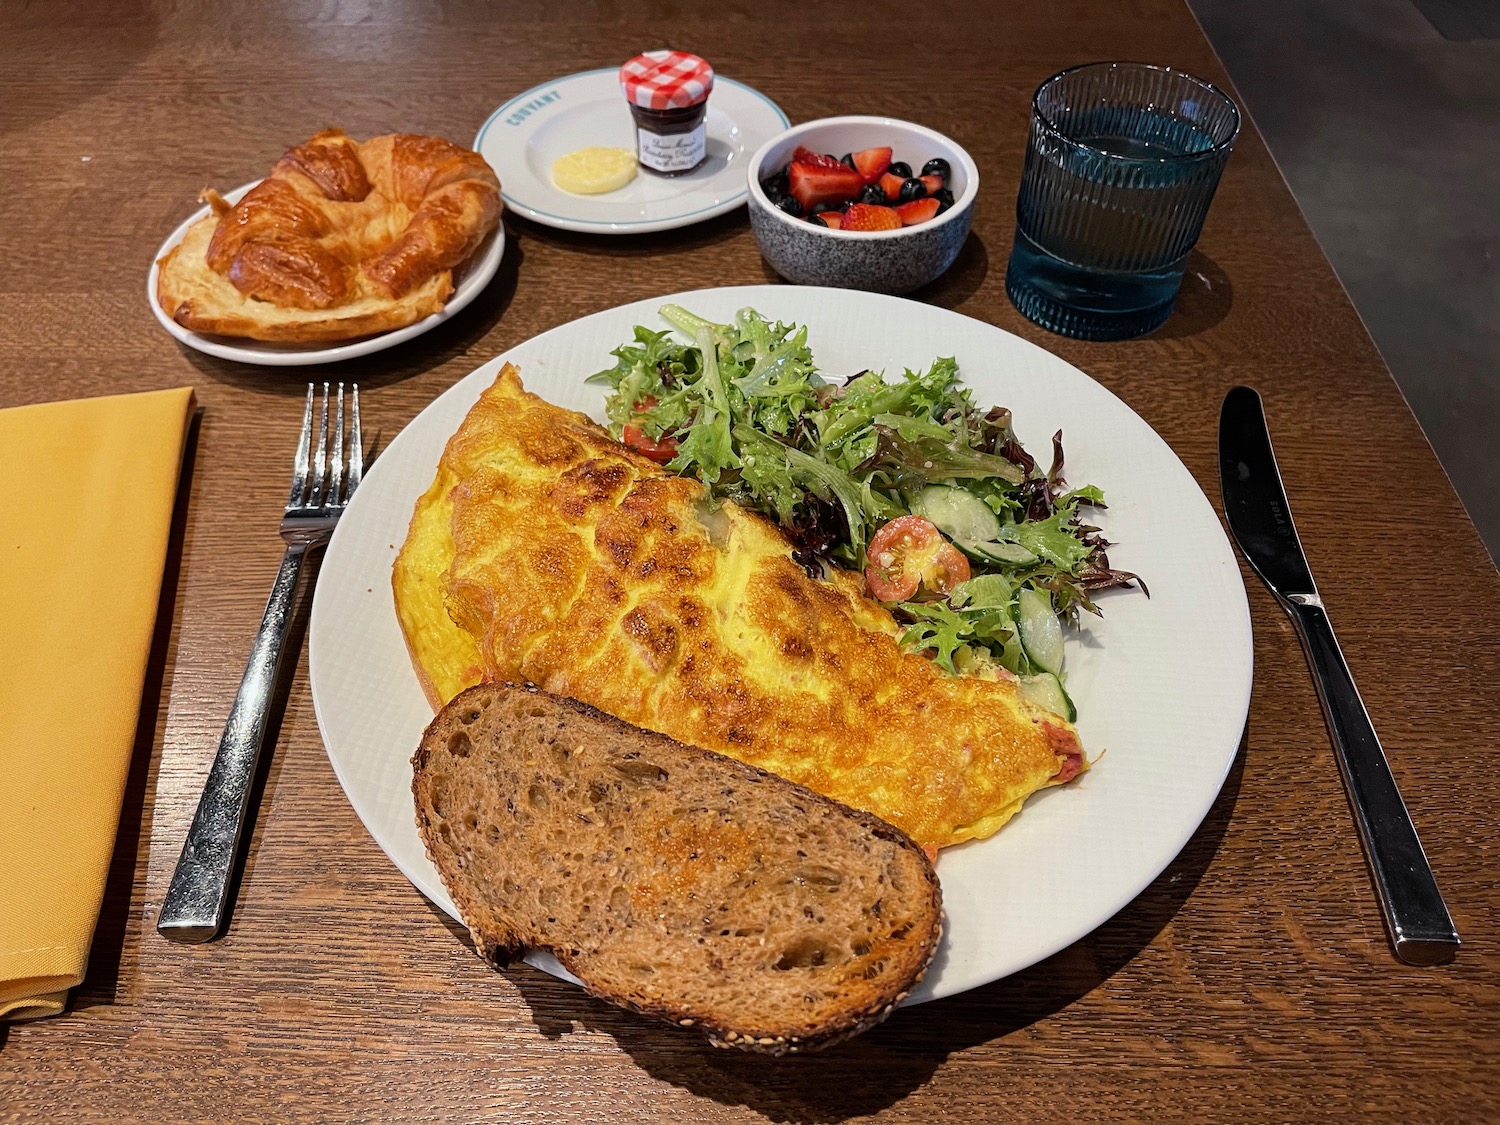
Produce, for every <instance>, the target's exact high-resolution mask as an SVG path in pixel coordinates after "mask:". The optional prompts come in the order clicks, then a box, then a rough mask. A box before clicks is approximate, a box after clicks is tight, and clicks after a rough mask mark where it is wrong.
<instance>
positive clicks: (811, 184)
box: [787, 160, 865, 214]
mask: <svg viewBox="0 0 1500 1125" xmlns="http://www.w3.org/2000/svg"><path fill="white" fill-rule="evenodd" d="M864 186H865V184H864V181H863V180H861V179H860V178H859V173H858V172H856V171H855V170H854V169H853V168H851V167H849V165H847V164H841V163H839V162H838V161H837V160H835V161H834V162H833V167H832V168H827V167H824V166H822V165H817V164H809V163H807V162H805V161H801V160H794V161H792V163H791V165H790V166H789V167H788V168H787V187H788V191H789V192H790V193H791V195H792V197H793V198H794V199H796V201H797V202H798V203H800V204H802V211H803V214H806V213H807V212H809V211H811V210H812V209H813V205H814V204H816V203H847V202H848V201H849V200H851V199H853V198H854V197H855V196H857V195H858V194H859V193H860V191H861V190H862V189H863V188H864Z"/></svg>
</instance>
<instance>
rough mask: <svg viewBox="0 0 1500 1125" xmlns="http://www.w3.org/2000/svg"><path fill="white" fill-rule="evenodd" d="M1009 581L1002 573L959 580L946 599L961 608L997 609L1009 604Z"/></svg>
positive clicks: (1010, 595)
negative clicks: (965, 580) (963, 580)
mask: <svg viewBox="0 0 1500 1125" xmlns="http://www.w3.org/2000/svg"><path fill="white" fill-rule="evenodd" d="M1011 597H1012V594H1011V589H1010V583H1009V582H1007V581H1006V579H1005V575H1003V574H981V575H978V576H977V577H975V578H970V579H969V580H968V581H967V582H960V583H959V584H958V585H957V586H955V587H953V589H952V590H951V591H950V592H949V594H948V600H949V601H951V602H952V603H953V604H954V605H956V606H959V607H960V608H962V609H992V608H994V609H998V608H1000V607H1001V606H1008V605H1010V600H1011Z"/></svg>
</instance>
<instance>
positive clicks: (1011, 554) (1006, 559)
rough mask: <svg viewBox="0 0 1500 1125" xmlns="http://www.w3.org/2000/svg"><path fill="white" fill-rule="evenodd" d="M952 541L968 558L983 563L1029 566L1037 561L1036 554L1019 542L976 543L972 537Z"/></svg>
mask: <svg viewBox="0 0 1500 1125" xmlns="http://www.w3.org/2000/svg"><path fill="white" fill-rule="evenodd" d="M953 542H954V544H955V545H957V547H958V549H959V550H960V551H962V552H963V553H964V554H966V555H968V556H969V558H971V559H977V560H978V561H979V562H983V563H990V564H992V565H999V566H1031V565H1032V564H1033V563H1035V562H1036V561H1037V557H1036V554H1035V553H1034V552H1032V551H1028V550H1027V549H1026V548H1025V547H1023V546H1021V544H1019V543H976V542H975V541H974V540H972V539H955V540H954V541H953Z"/></svg>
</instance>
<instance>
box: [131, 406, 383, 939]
mask: <svg viewBox="0 0 1500 1125" xmlns="http://www.w3.org/2000/svg"><path fill="white" fill-rule="evenodd" d="M337 394H338V397H337V398H336V399H335V403H334V418H333V428H332V431H330V430H329V427H328V384H327V383H324V384H323V397H322V406H321V408H320V409H319V411H318V414H317V419H316V426H317V428H316V430H314V416H313V384H311V383H309V384H308V386H307V409H306V411H304V413H303V415H302V436H301V438H300V439H299V440H298V442H297V456H296V460H295V461H294V463H293V470H292V491H291V495H290V496H289V497H288V498H287V502H286V513H285V514H284V515H283V516H282V518H281V537H282V538H283V539H284V540H286V544H287V548H286V554H285V555H283V556H282V559H281V570H280V571H279V572H278V573H277V575H276V584H275V585H274V586H272V587H271V597H270V599H269V600H268V601H267V602H266V613H265V616H264V617H263V618H262V619H261V623H260V632H258V633H257V634H256V635H255V644H254V645H253V646H251V649H250V659H249V661H248V662H247V664H246V666H245V676H244V678H243V679H242V680H241V681H240V689H239V691H238V692H237V693H236V694H235V697H234V706H233V707H232V708H231V709H230V711H229V721H228V722H227V723H226V724H225V726H224V734H223V736H222V737H221V738H220V739H219V752H218V754H216V755H215V756H214V764H213V767H212V769H210V770H209V774H208V781H207V783H206V784H205V785H204V787H203V795H202V796H201V797H200V798H199V799H198V811H197V813H196V814H195V815H194V817H193V825H192V827H191V828H190V829H188V835H187V840H186V841H184V842H183V845H182V855H181V857H180V858H179V859H178V860H177V870H176V871H174V872H173V873H172V883H171V886H169V887H168V888H167V897H166V898H165V899H164V900H163V901H162V904H161V913H160V914H159V915H158V916H157V919H156V928H157V930H158V931H159V932H160V933H161V935H162V936H163V937H166V938H170V939H171V940H173V941H188V942H200V941H211V940H212V939H213V938H215V937H217V936H218V934H219V931H220V930H221V929H222V928H223V925H224V915H225V913H226V908H227V907H228V901H227V900H228V893H229V884H230V881H231V880H230V877H231V875H232V874H233V871H234V866H235V859H236V856H237V855H238V853H239V843H240V834H241V832H242V831H243V829H244V826H245V814H246V812H247V810H248V807H249V803H250V785H251V781H252V780H253V779H254V777H255V767H256V763H257V762H258V761H259V759H260V749H261V743H262V742H263V741H264V739H265V733H266V712H267V710H268V709H269V708H270V704H271V695H272V692H273V691H274V689H275V686H276V681H277V679H278V672H279V670H280V667H281V659H282V656H283V655H284V652H285V648H286V634H287V627H288V626H289V625H290V624H291V619H292V607H293V604H294V602H295V598H296V593H297V578H298V576H299V575H300V574H301V573H302V561H303V559H305V558H306V557H307V553H308V552H309V551H311V550H314V549H315V548H318V547H321V546H323V545H325V544H326V543H327V542H328V540H329V538H330V537H331V536H332V535H333V528H334V525H335V524H337V523H338V519H339V516H341V515H342V514H343V512H344V507H345V505H347V504H348V503H349V497H350V496H352V495H353V494H354V490H355V489H356V488H358V487H359V481H360V477H361V476H362V475H363V472H364V454H363V447H362V445H361V443H360V435H359V387H357V386H356V387H354V388H353V393H352V395H351V397H350V411H349V413H350V417H351V422H352V424H351V426H350V431H349V437H348V446H349V452H348V461H347V471H346V463H345V455H344V384H342V383H340V384H339V385H338V392H337ZM314 433H316V435H317V449H316V451H315V452H311V446H312V443H313V435H314ZM330 436H331V444H332V446H333V450H332V456H331V457H330V455H329V449H328V446H329V444H330ZM309 469H310V470H311V473H312V480H311V482H309V481H308V472H309Z"/></svg>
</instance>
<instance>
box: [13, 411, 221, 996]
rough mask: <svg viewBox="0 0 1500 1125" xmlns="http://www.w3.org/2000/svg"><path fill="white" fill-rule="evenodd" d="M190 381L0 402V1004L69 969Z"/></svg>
mask: <svg viewBox="0 0 1500 1125" xmlns="http://www.w3.org/2000/svg"><path fill="white" fill-rule="evenodd" d="M192 402H193V392H192V390H191V388H187V387H183V388H181V389H178V390H170V391H151V392H148V393H145V394H134V395H116V396H112V397H109V398H95V399H85V400H81V401H75V402H52V403H44V404H42V405H39V406H20V407H14V408H12V409H9V410H0V1019H11V1020H17V1019H34V1018H36V1017H38V1016H52V1015H56V1014H57V1013H59V1012H61V1011H62V1009H63V1006H64V1004H66V1003H67V998H68V989H70V988H72V987H73V986H74V985H76V984H78V983H79V982H81V981H82V980H83V973H84V968H85V967H86V965H87V964H88V955H89V944H90V943H91V942H92V940H93V934H94V925H95V923H96V922H97V921H98V918H99V906H100V903H101V901H102V900H103V897H104V879H105V875H106V874H107V872H108V871H109V861H110V852H111V851H112V850H113V848H114V840H115V830H116V828H117V827H118V823H119V818H120V801H121V798H122V796H123V794H124V790H125V778H126V775H127V773H128V772H129V767H130V751H131V747H132V745H133V744H134V742H135V728H136V722H137V719H138V716H139V711H140V704H141V691H142V687H143V685H144V681H145V677H146V661H147V657H148V655H149V653H150V649H151V636H152V630H153V628H154V625H155V621H156V603H157V599H158V597H159V596H160V593H161V580H162V567H163V564H164V562H165V559H166V552H167V536H168V532H169V529H170V527H171V522H172V503H173V500H174V498H175V496H176V492H177V477H178V472H179V470H180V468H181V462H182V448H183V439H184V436H185V434H186V432H187V423H188V418H189V411H190V409H191V406H192Z"/></svg>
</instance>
